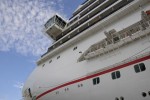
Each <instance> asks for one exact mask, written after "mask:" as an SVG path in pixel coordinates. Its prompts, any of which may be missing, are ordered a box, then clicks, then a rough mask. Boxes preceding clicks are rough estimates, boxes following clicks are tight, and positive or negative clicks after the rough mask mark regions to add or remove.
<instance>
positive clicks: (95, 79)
mask: <svg viewBox="0 0 150 100" xmlns="http://www.w3.org/2000/svg"><path fill="white" fill-rule="evenodd" d="M99 83H100V78H99V77H97V78H94V79H93V85H97V84H99Z"/></svg>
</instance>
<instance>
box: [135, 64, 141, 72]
mask: <svg viewBox="0 0 150 100" xmlns="http://www.w3.org/2000/svg"><path fill="white" fill-rule="evenodd" d="M134 70H135V72H136V73H138V72H140V67H139V66H138V65H135V66H134Z"/></svg>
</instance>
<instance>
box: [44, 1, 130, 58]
mask: <svg viewBox="0 0 150 100" xmlns="http://www.w3.org/2000/svg"><path fill="white" fill-rule="evenodd" d="M132 1H133V0H129V1H122V2H120V3H118V4H116V5H115V6H113V7H111V8H109V9H108V10H106V11H105V12H103V13H101V14H100V12H96V13H94V14H93V16H91V17H89V18H88V19H86V20H85V21H88V20H90V19H91V18H92V17H94V16H95V18H93V19H92V20H90V21H89V22H88V23H89V24H88V23H85V22H82V23H80V25H78V24H77V25H76V27H79V26H81V27H80V28H78V29H77V28H76V27H73V29H74V28H76V30H73V31H72V29H71V30H70V29H67V30H65V31H64V32H63V33H62V34H60V35H59V36H58V37H57V40H58V39H60V38H61V37H63V36H64V35H66V34H67V33H69V32H70V31H72V32H71V33H70V36H69V37H68V36H65V37H64V38H63V39H61V42H57V43H55V44H54V45H53V46H51V47H49V48H48V51H47V52H46V53H45V54H43V55H42V56H41V57H43V56H44V55H46V54H47V53H48V52H50V51H52V50H54V49H55V48H57V47H59V46H60V45H62V44H63V43H65V42H67V41H68V40H70V39H72V38H73V37H75V36H76V35H78V34H80V33H82V32H83V31H85V30H86V29H88V28H89V27H91V26H93V25H95V24H96V23H98V22H99V21H101V20H103V19H105V18H106V17H107V16H109V15H111V14H112V13H114V12H116V11H118V10H119V9H120V8H122V7H124V6H126V5H127V4H129V3H130V2H132ZM112 8H113V9H112ZM84 23H85V24H84Z"/></svg>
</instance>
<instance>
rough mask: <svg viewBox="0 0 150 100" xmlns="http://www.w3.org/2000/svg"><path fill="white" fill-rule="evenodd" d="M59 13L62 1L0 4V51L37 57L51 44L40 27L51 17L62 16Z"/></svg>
mask: <svg viewBox="0 0 150 100" xmlns="http://www.w3.org/2000/svg"><path fill="white" fill-rule="evenodd" d="M56 7H57V9H56ZM58 9H59V10H58ZM62 11H63V2H62V0H0V51H10V50H12V49H15V50H16V51H17V52H19V53H21V54H24V55H26V54H32V55H35V56H39V55H41V54H42V53H44V52H45V51H46V50H47V48H48V46H49V45H50V44H51V42H52V41H50V40H49V39H48V38H47V37H45V36H44V35H43V33H42V32H41V30H42V27H43V25H44V23H45V22H46V21H47V20H48V19H49V18H50V17H51V16H53V15H54V14H56V13H59V14H61V15H63V14H62ZM63 16H64V15H63Z"/></svg>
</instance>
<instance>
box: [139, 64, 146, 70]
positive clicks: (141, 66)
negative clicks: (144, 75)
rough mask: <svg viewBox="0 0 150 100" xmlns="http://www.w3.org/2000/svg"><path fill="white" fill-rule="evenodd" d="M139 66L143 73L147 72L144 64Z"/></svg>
mask: <svg viewBox="0 0 150 100" xmlns="http://www.w3.org/2000/svg"><path fill="white" fill-rule="evenodd" d="M139 66H140V69H141V71H145V70H146V67H145V64H144V63H140V64H139Z"/></svg>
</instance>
